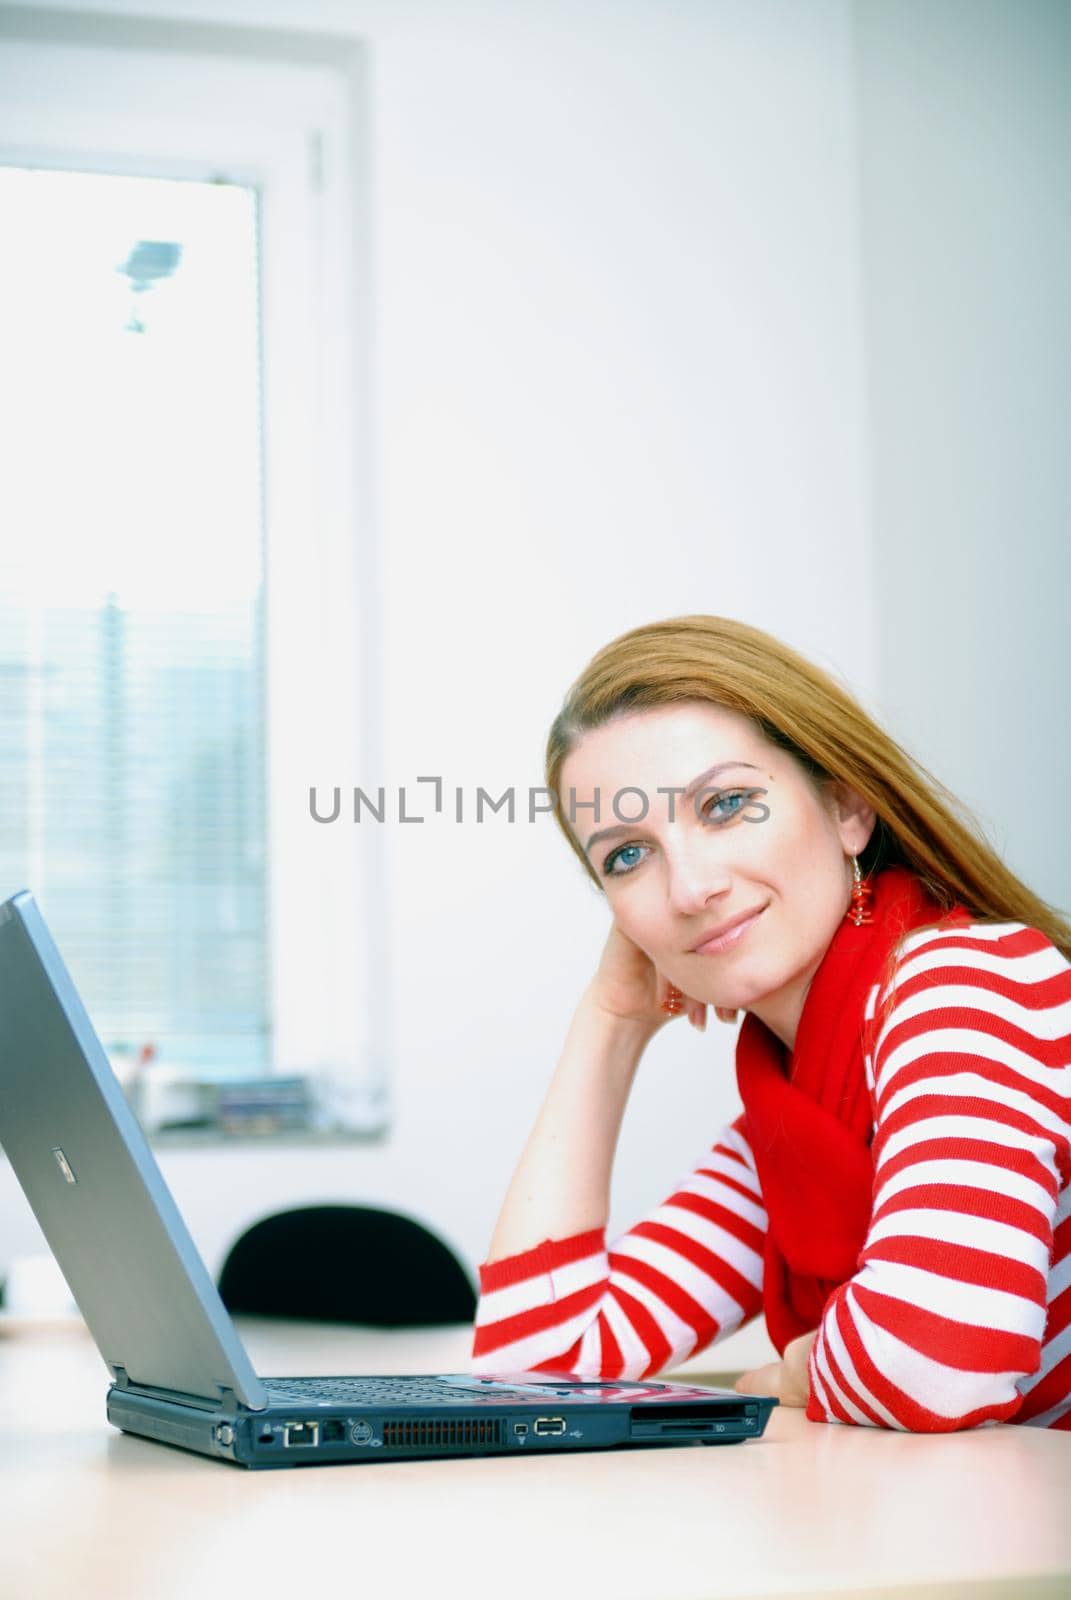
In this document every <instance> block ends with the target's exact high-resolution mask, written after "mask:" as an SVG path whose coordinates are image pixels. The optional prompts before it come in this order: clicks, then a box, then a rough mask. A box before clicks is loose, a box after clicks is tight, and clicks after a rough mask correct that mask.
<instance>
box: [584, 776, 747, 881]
mask: <svg viewBox="0 0 1071 1600" xmlns="http://www.w3.org/2000/svg"><path fill="white" fill-rule="evenodd" d="M763 793H765V791H764V790H762V789H722V790H721V791H720V792H719V793H718V794H714V795H711V797H710V799H709V800H708V801H706V803H705V804H704V806H703V816H704V818H710V817H712V816H713V814H714V812H715V811H716V810H717V809H718V807H719V806H723V805H725V804H726V803H727V802H728V801H730V800H735V801H736V802H737V804H736V805H735V806H734V807H733V809H732V810H731V811H728V812H726V813H725V814H724V815H723V816H722V817H721V818H716V819H715V820H714V822H713V824H712V826H714V827H716V828H723V827H724V826H725V824H726V823H727V822H731V821H732V820H733V818H734V817H736V816H739V814H740V811H741V810H742V808H743V807H744V805H745V804H746V803H747V801H748V800H750V799H751V797H752V795H753V794H763ZM644 849H646V846H645V845H642V844H621V845H618V847H617V849H616V850H611V851H610V854H609V855H608V856H607V857H606V860H605V861H604V862H603V864H602V870H603V872H604V873H605V875H606V876H607V877H608V878H624V877H626V876H627V875H628V873H630V872H635V870H636V868H637V867H638V866H639V864H640V863H639V861H633V863H632V864H631V866H628V865H626V866H625V867H623V868H622V870H621V871H620V872H615V871H614V865H615V863H616V862H617V861H619V860H620V859H622V858H623V857H624V856H627V855H628V854H629V852H630V851H636V850H644ZM642 859H643V857H642V856H641V857H640V860H641V861H642Z"/></svg>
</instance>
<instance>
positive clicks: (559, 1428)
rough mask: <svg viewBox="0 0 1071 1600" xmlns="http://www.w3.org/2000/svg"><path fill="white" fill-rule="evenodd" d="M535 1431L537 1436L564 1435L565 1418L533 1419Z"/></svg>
mask: <svg viewBox="0 0 1071 1600" xmlns="http://www.w3.org/2000/svg"><path fill="white" fill-rule="evenodd" d="M535 1431H536V1433H537V1434H548V1433H564V1432H565V1418H564V1417H537V1418H536V1419H535Z"/></svg>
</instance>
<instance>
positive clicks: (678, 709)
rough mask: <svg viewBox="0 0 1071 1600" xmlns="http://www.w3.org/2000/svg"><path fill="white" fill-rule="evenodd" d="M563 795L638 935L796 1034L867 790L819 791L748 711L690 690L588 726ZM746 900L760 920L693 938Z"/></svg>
mask: <svg viewBox="0 0 1071 1600" xmlns="http://www.w3.org/2000/svg"><path fill="white" fill-rule="evenodd" d="M712 769H715V770H712ZM574 790H575V799H574V798H573V795H572V793H571V791H574ZM624 790H627V791H628V792H627V793H621V792H620V791H624ZM637 791H639V792H637ZM671 791H675V792H671ZM682 791H683V792H682ZM560 794H561V802H562V808H563V810H564V812H565V815H566V817H567V819H568V820H569V821H570V824H571V826H572V828H573V831H574V832H575V834H576V836H577V838H578V840H579V841H580V844H581V847H582V848H583V849H584V850H585V852H586V854H587V856H588V859H589V861H590V862H591V865H592V868H593V870H594V872H595V873H596V875H597V877H598V879H599V882H600V883H601V885H602V887H603V889H604V890H605V893H606V897H607V900H608V901H609V903H610V909H611V911H612V912H613V915H614V918H615V920H616V921H617V923H618V926H619V927H620V928H621V929H622V931H623V932H624V933H625V934H627V935H628V937H629V938H630V939H631V940H632V941H633V943H634V944H637V945H638V946H639V947H640V949H641V950H643V951H644V952H645V953H646V954H647V955H648V956H649V957H650V959H651V960H652V961H653V962H654V964H655V966H656V967H657V968H658V970H659V971H660V972H661V973H663V974H664V975H665V977H667V978H669V979H670V980H671V981H672V982H673V983H675V984H676V985H677V987H678V988H679V989H682V990H683V991H684V993H685V994H687V995H691V996H692V997H693V998H695V999H697V1000H704V1001H707V1002H708V1003H709V1004H711V1005H718V1006H725V1007H729V1008H734V1009H735V1008H740V1009H743V1010H748V1011H753V1012H755V1014H756V1015H757V1016H758V1017H759V1018H760V1019H761V1020H762V1021H763V1022H765V1023H766V1025H767V1027H769V1028H771V1029H772V1031H773V1032H774V1033H775V1034H776V1035H777V1036H778V1037H779V1038H781V1039H782V1040H783V1041H784V1043H785V1044H786V1045H787V1046H788V1047H789V1049H792V1048H794V1045H795V1037H796V1028H797V1026H798V1024H799V1019H800V1015H801V1013H802V1011H803V1002H804V999H805V998H806V993H807V988H808V986H809V985H810V982H811V979H812V978H813V976H814V974H815V972H816V971H817V969H818V966H819V963H820V962H821V960H822V957H823V955H824V954H825V952H826V950H827V949H828V947H829V943H830V940H831V939H832V937H833V935H834V933H835V932H836V929H837V925H838V923H839V922H840V920H841V918H842V917H843V916H844V913H845V911H846V910H847V907H848V903H849V899H850V895H851V884H852V868H851V859H850V858H851V857H852V856H857V855H858V854H859V853H860V851H861V850H862V849H863V848H864V846H865V845H866V843H867V841H868V839H869V838H870V834H871V831H872V829H873V826H874V821H875V814H874V812H873V811H872V810H871V809H870V808H869V807H868V806H867V805H866V804H865V803H864V802H863V800H862V799H861V798H860V797H859V796H858V795H857V794H855V793H854V791H852V790H849V789H846V788H845V787H844V786H842V785H837V786H835V787H834V790H833V792H832V793H831V794H830V796H829V797H828V798H823V797H822V796H820V794H819V792H818V791H817V790H816V789H815V787H814V785H813V783H812V781H811V780H810V778H809V777H808V776H807V774H806V773H805V772H804V771H803V769H802V767H800V766H799V764H798V763H797V762H796V761H795V760H794V759H793V758H792V756H790V755H788V754H787V752H785V751H783V750H779V749H778V748H777V747H776V746H775V745H771V744H769V743H768V742H767V740H766V739H764V738H763V737H762V735H761V734H760V733H758V732H757V731H756V729H755V728H754V727H753V726H752V725H751V723H750V722H749V721H748V720H747V719H746V718H745V717H742V716H740V715H738V714H737V713H736V712H733V711H725V710H723V709H722V708H720V707H718V706H711V705H706V704H704V703H703V702H701V701H689V702H686V703H684V704H681V705H677V706H665V707H658V708H657V709H655V710H651V711H643V712H636V713H632V714H627V715H622V716H620V717H618V718H616V719H615V720H614V721H612V722H609V723H605V724H604V725H603V726H602V727H600V728H595V729H593V730H592V731H590V732H589V733H586V734H585V735H584V736H583V738H582V739H581V741H580V743H579V744H578V745H577V746H576V748H575V749H574V750H572V751H571V753H570V754H569V756H568V758H567V759H566V761H565V762H564V764H563V767H562V773H561V782H560ZM615 795H616V796H618V799H617V813H615V810H614V797H615ZM596 796H597V797H598V806H599V810H598V813H596V811H595V809H594V803H595V801H596ZM644 800H646V803H647V812H646V815H645V816H644V815H643V811H644ZM571 806H572V810H570V807H571ZM622 817H624V818H628V817H638V818H640V819H641V820H638V821H635V822H631V823H630V822H622V821H621V820H620V819H621V818H622ZM745 913H748V914H755V920H754V921H752V922H751V923H750V924H749V925H747V926H746V927H744V928H743V929H742V931H741V933H740V934H739V935H738V936H737V937H736V938H735V939H732V940H730V941H728V942H727V943H725V944H723V945H722V946H721V947H720V948H716V949H713V950H707V951H703V950H700V949H697V946H699V945H700V944H701V943H702V942H703V940H704V938H706V939H709V937H710V935H711V933H712V932H716V931H717V930H719V929H721V928H723V927H724V926H725V924H727V923H732V922H735V921H736V920H737V918H739V917H741V916H742V915H744V914H745Z"/></svg>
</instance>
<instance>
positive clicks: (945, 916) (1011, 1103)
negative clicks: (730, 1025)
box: [473, 616, 1071, 1432]
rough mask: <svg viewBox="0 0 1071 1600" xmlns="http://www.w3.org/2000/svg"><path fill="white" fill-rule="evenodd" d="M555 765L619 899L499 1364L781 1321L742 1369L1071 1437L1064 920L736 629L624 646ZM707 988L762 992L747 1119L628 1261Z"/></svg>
mask: <svg viewBox="0 0 1071 1600" xmlns="http://www.w3.org/2000/svg"><path fill="white" fill-rule="evenodd" d="M546 781H547V788H548V790H549V791H550V793H551V795H552V796H553V798H554V804H555V814H556V816H557V820H558V822H559V825H560V826H561V828H562V830H563V832H564V834H565V837H566V839H567V840H568V842H569V844H570V846H571V848H572V849H573V850H574V851H575V853H576V855H577V856H578V857H579V859H580V861H581V863H582V864H583V867H584V869H585V871H586V872H587V873H588V875H589V876H590V877H591V879H592V880H593V881H594V882H595V884H596V885H597V886H598V888H599V889H600V890H601V891H602V892H603V893H604V894H605V896H606V899H607V902H608V905H609V908H610V911H611V913H612V922H611V926H610V931H609V936H608V938H607V941H606V945H605V948H604V949H603V952H602V957H601V960H600V962H599V965H598V969H597V971H596V972H595V974H594V976H593V978H592V979H591V981H590V982H589V984H588V985H587V987H586V989H585V990H584V993H583V995H582V997H581V999H580V1003H579V1005H578V1007H577V1010H576V1013H575V1016H574V1018H573V1021H572V1024H571V1026H570V1029H569V1033H568V1037H567V1039H566V1043H565V1048H564V1051H563V1053H562V1057H561V1060H560V1061H559V1063H558V1067H557V1069H556V1071H555V1074H554V1077H553V1079H552V1081H551V1084H550V1088H549V1090H548V1093H547V1096H546V1099H545V1102H544V1104H543V1107H542V1109H541V1111H540V1113H539V1116H538V1118H537V1121H536V1123H535V1126H534V1128H533V1130H532V1133H531V1135H530V1137H529V1140H528V1143H527V1146H526V1147H525V1150H524V1153H523V1155H522V1157H521V1160H520V1164H519V1166H518V1168H517V1171H516V1173H515V1175H514V1178H513V1181H512V1183H511V1185H510V1188H509V1191H508V1193H507V1196H506V1200H505V1204H504V1206H503V1208H502V1213H501V1215H500V1217H499V1220H498V1224H497V1227H496V1229H495V1232H494V1236H493V1238H492V1241H491V1248H490V1251H489V1255H488V1259H487V1261H486V1262H485V1263H484V1264H483V1266H482V1267H481V1268H480V1291H481V1293H480V1302H479V1306H478V1308H477V1316H476V1335H475V1345H474V1361H473V1365H474V1369H475V1370H476V1371H483V1372H493V1371H496V1370H498V1371H517V1370H523V1369H526V1368H528V1369H530V1368H536V1367H544V1368H553V1369H556V1370H562V1371H568V1372H572V1373H575V1374H578V1375H582V1376H598V1377H627V1378H634V1377H649V1376H652V1375H654V1374H655V1373H658V1372H662V1371H664V1370H666V1369H667V1368H670V1367H673V1366H674V1365H676V1364H678V1363H679V1362H681V1361H682V1360H684V1359H686V1358H687V1357H689V1356H693V1355H695V1354H697V1353H698V1352H699V1351H700V1350H702V1349H704V1348H705V1347H706V1346H708V1345H709V1344H711V1343H713V1342H714V1341H716V1340H717V1339H720V1338H723V1337H724V1336H725V1335H726V1334H728V1333H730V1332H732V1331H733V1330H734V1329H735V1328H737V1327H740V1326H741V1325H742V1324H744V1323H745V1322H747V1321H748V1320H749V1319H750V1318H752V1317H754V1316H756V1315H757V1314H758V1313H759V1311H760V1310H761V1311H764V1313H765V1318H766V1324H767V1327H768V1330H769V1333H770V1336H771V1339H772V1341H773V1344H774V1346H775V1348H776V1349H777V1351H778V1352H779V1354H780V1355H781V1358H782V1359H781V1360H780V1361H779V1362H776V1363H773V1364H772V1365H771V1366H769V1367H764V1368H761V1369H760V1370H759V1371H758V1372H752V1373H748V1374H745V1376H744V1377H743V1378H742V1379H741V1380H740V1382H739V1384H738V1385H737V1387H738V1388H739V1389H741V1390H746V1391H749V1392H753V1393H756V1392H757V1393H768V1394H774V1395H776V1396H777V1397H778V1398H779V1399H780V1400H781V1401H782V1403H784V1404H789V1405H798V1406H806V1412H807V1416H808V1417H809V1418H812V1419H813V1420H815V1421H824V1422H842V1423H860V1424H866V1425H871V1426H876V1427H889V1428H901V1429H908V1430H912V1431H927V1432H936V1431H946V1430H951V1429H957V1428H969V1427H975V1426H978V1425H981V1424H986V1423H994V1422H1009V1421H1014V1422H1028V1423H1031V1424H1032V1425H1034V1426H1038V1427H1054V1428H1063V1429H1069V1430H1071V1065H1069V1063H1071V959H1069V958H1071V929H1069V927H1068V925H1067V924H1066V923H1065V922H1064V921H1063V920H1062V919H1061V917H1060V916H1059V915H1058V914H1057V912H1056V911H1054V910H1053V909H1052V907H1050V906H1048V905H1046V904H1045V902H1044V901H1042V900H1039V899H1038V898H1037V897H1036V896H1035V895H1033V894H1032V893H1031V892H1030V890H1029V889H1027V888H1026V887H1025V886H1024V885H1023V884H1022V883H1020V882H1019V880H1018V879H1017V878H1015V877H1014V876H1013V875H1012V874H1011V873H1010V872H1009V871H1008V869H1007V868H1006V867H1005V866H1004V865H1003V864H1002V862H1001V861H1000V860H999V859H998V857H997V856H996V855H995V854H994V852H993V851H992V850H991V849H990V848H989V846H988V845H987V844H986V843H985V842H984V841H983V839H982V837H981V835H980V830H979V829H978V827H977V825H976V824H974V823H973V821H972V819H970V818H969V817H966V814H963V813H961V815H957V814H956V813H957V810H958V808H957V806H956V802H955V801H954V800H953V799H952V797H951V796H950V795H949V794H948V792H947V791H946V790H944V789H943V788H942V787H941V786H940V785H939V784H938V783H937V782H936V781H935V780H934V779H933V778H932V777H931V776H930V775H929V774H928V773H926V772H924V771H923V770H922V769H921V768H919V767H918V766H917V765H916V764H915V763H914V762H913V761H912V760H911V759H910V758H909V757H908V756H907V755H906V754H905V752H904V751H903V750H902V749H900V747H899V746H898V745H896V744H895V743H894V742H893V741H892V740H891V739H890V738H889V737H888V735H886V734H885V733H883V732H882V731H881V729H880V728H878V727H877V726H876V725H875V723H874V722H873V721H872V720H871V718H870V717H868V716H867V714H866V713H865V711H863V710H862V708H861V707H860V706H859V705H858V704H857V703H856V702H855V700H854V699H853V698H852V697H851V696H850V695H849V694H847V693H846V692H845V691H844V690H843V689H842V688H840V687H839V685H838V684H837V683H835V682H834V681H833V680H832V679H831V678H830V677H829V676H827V675H826V674H825V673H823V672H821V671H820V670H819V669H817V668H816V667H814V666H813V665H811V664H810V663H809V662H807V661H806V660H804V659H803V658H802V657H800V656H799V655H797V654H795V653H794V652H793V651H792V650H790V649H788V648H787V647H786V646H784V645H782V644H780V643H779V642H777V641H776V640H774V639H772V638H770V637H769V636H768V635H766V634H763V633H761V632H759V631H758V630H757V629H755V628H751V627H747V626H746V625H744V624H742V623H739V622H734V621H730V620H727V619H725V618H721V617H707V616H691V617H681V618H676V619H673V620H670V621H667V622H659V623H652V624H650V625H649V626H646V627H641V628H637V629H634V630H633V631H632V632H630V633H627V634H625V635H623V636H622V637H621V638H619V639H617V640H615V641H614V642H613V643H612V644H610V645H608V646H607V647H606V648H605V649H604V650H602V651H600V652H599V654H598V655H597V656H596V657H595V658H594V660H593V661H592V662H591V663H590V665H589V666H588V667H587V669H586V670H585V671H584V673H583V674H582V675H581V677H580V678H579V680H578V681H577V682H576V683H575V684H574V685H573V687H572V689H571V690H570V692H569V694H568V696H567V698H566V702H565V705H564V707H563V708H562V710H561V712H560V714H559V715H558V717H557V719H556V721H555V723H554V725H553V728H552V729H551V733H550V737H549V741H548V746H547V760H546ZM629 818H633V819H635V820H633V821H629V820H628V819H629ZM708 1006H713V1008H714V1009H715V1011H716V1013H717V1015H718V1017H719V1018H721V1020H722V1021H725V1022H734V1021H735V1020H736V1018H737V1015H738V1013H739V1012H741V1011H742V1012H743V1013H744V1019H743V1023H742V1025H741V1028H740V1032H739V1035H738V1039H737V1047H736V1072H737V1083H738V1087H739V1090H740V1097H741V1100H742V1102H743V1106H744V1110H743V1114H742V1115H741V1116H740V1117H738V1118H737V1119H736V1121H734V1122H733V1123H732V1124H731V1126H730V1127H728V1128H727V1129H726V1130H725V1131H724V1132H723V1133H722V1134H721V1136H720V1138H719V1139H718V1140H717V1141H716V1142H715V1144H714V1146H713V1148H712V1149H711V1150H710V1152H709V1153H708V1154H707V1155H705V1156H704V1157H703V1158H702V1160H701V1161H700V1162H699V1164H698V1166H697V1167H696V1169H695V1171H694V1172H693V1173H692V1174H691V1175H690V1176H689V1177H688V1178H687V1179H686V1180H685V1181H684V1182H683V1183H682V1184H681V1186H680V1187H679V1189H678V1190H677V1191H676V1192H675V1193H674V1194H672V1195H671V1196H669V1198H668V1199H667V1200H666V1201H665V1203H664V1204H663V1205H661V1206H659V1207H658V1209H657V1210H656V1211H655V1212H654V1213H653V1214H652V1215H651V1216H650V1217H648V1218H647V1219H645V1220H644V1221H641V1222H639V1223H637V1224H636V1226H635V1227H633V1228H631V1229H630V1230H629V1231H628V1232H627V1233H625V1234H624V1235H623V1236H622V1237H621V1238H618V1239H616V1240H615V1241H614V1243H613V1245H612V1247H611V1248H610V1250H609V1252H607V1249H606V1242H605V1230H606V1221H607V1215H608V1210H609V1188H610V1176H611V1168H612V1163H613V1155H614V1150H615V1147H616V1143H617V1136H618V1132H619V1129H620V1125H621V1119H622V1116H623V1113H624V1109H625V1105H626V1102H627V1100H628V1096H629V1091H630V1089H631V1086H632V1082H633V1079H634V1076H635V1073H636V1070H637V1067H638V1066H639V1062H640V1059H641V1057H642V1055H643V1052H644V1050H645V1048H646V1046H647V1045H648V1044H649V1043H650V1041H651V1039H652V1038H653V1037H654V1035H655V1034H656V1033H657V1032H658V1031H659V1029H660V1028H661V1027H662V1026H664V1025H665V1023H666V1022H667V1021H668V1020H669V1017H670V1016H674V1015H682V1014H686V1015H687V1016H688V1018H689V1020H690V1021H691V1022H692V1023H693V1024H694V1025H695V1026H696V1027H699V1028H702V1027H704V1026H705V1023H706V1013H707V1007H708Z"/></svg>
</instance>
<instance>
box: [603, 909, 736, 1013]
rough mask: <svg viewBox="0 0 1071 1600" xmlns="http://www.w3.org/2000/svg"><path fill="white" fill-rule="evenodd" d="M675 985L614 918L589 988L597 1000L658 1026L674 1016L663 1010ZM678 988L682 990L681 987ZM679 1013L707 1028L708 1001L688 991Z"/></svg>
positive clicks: (610, 1010)
mask: <svg viewBox="0 0 1071 1600" xmlns="http://www.w3.org/2000/svg"><path fill="white" fill-rule="evenodd" d="M672 987H673V985H672V984H671V983H670V980H669V979H668V978H666V977H664V976H663V974H662V973H661V972H659V971H658V969H657V968H656V966H655V964H654V962H653V961H652V960H651V958H650V956H648V955H646V954H645V953H644V951H642V950H641V949H640V947H639V945H638V944H636V943H635V942H634V941H633V940H632V939H630V938H629V937H628V935H627V934H626V933H622V931H621V929H620V928H619V927H618V925H617V922H616V921H614V922H612V923H611V924H610V932H609V935H608V936H607V940H606V944H605V946H604V947H603V952H602V957H601V959H600V961H599V966H598V970H597V971H596V973H595V976H594V978H593V979H592V981H591V985H590V990H589V992H590V995H591V998H592V999H593V1001H594V1002H595V1004H596V1005H597V1006H599V1007H600V1008H601V1009H602V1010H603V1011H606V1012H608V1013H609V1014H610V1015H611V1016H614V1017H624V1018H626V1019H627V1020H628V1021H630V1022H642V1023H644V1024H645V1025H646V1026H648V1027H650V1028H653V1029H658V1028H660V1027H661V1026H662V1024H663V1023H664V1022H668V1021H669V1020H670V1016H671V1013H669V1012H666V1011H663V1010H662V1001H663V1000H664V999H665V998H666V996H667V995H668V994H669V992H670V990H671V988H672ZM675 992H676V993H678V994H680V993H681V991H680V990H679V989H678V990H676V991H675ZM677 1015H678V1016H682V1015H686V1016H687V1018H688V1021H689V1022H690V1023H691V1024H692V1025H693V1027H696V1028H699V1029H703V1028H705V1027H706V1022H707V1007H706V1002H705V1001H703V1000H694V999H692V998H691V997H690V996H689V995H684V996H683V999H682V1010H681V1011H680V1012H678V1013H677Z"/></svg>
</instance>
